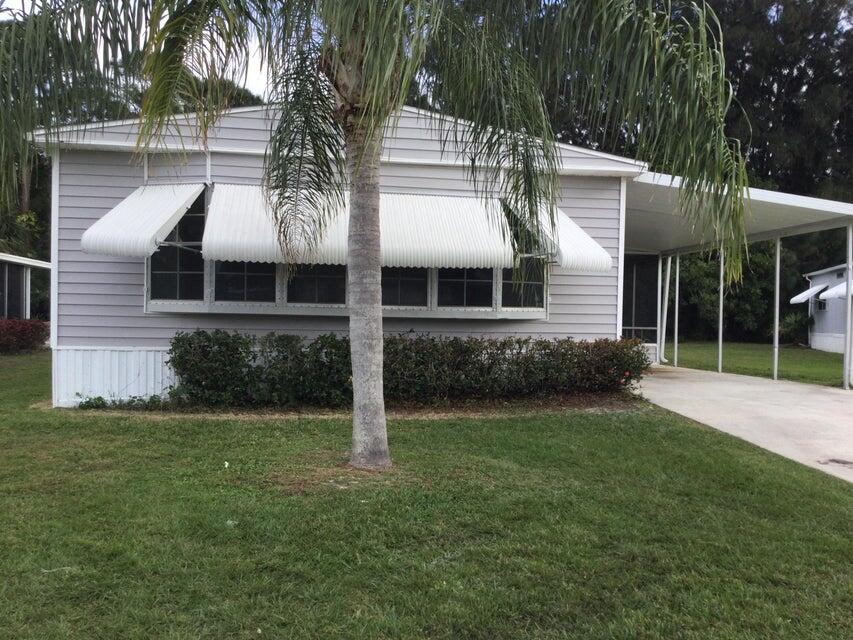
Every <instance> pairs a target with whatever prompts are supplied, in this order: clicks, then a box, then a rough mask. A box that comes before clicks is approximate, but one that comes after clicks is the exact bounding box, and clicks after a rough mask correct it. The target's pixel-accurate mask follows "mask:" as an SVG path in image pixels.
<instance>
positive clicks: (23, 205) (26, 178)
mask: <svg viewBox="0 0 853 640" xmlns="http://www.w3.org/2000/svg"><path fill="white" fill-rule="evenodd" d="M32 176H33V168H32V165H30V164H29V163H27V164H25V165H24V166H22V167H21V182H20V189H19V191H20V202H19V210H20V212H21V213H26V212H27V211H29V210H30V184H31V182H32Z"/></svg>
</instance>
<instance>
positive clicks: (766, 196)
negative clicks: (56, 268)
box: [634, 171, 853, 216]
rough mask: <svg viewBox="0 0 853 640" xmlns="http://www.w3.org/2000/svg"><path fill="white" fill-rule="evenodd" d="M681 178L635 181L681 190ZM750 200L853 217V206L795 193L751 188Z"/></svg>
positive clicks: (653, 176) (662, 175) (651, 177)
mask: <svg viewBox="0 0 853 640" xmlns="http://www.w3.org/2000/svg"><path fill="white" fill-rule="evenodd" d="M682 180H683V179H682V177H681V176H671V175H669V174H666V173H655V172H653V171H648V172H645V173H643V174H642V175H639V176H638V177H636V178H635V179H634V181H635V182H640V183H643V184H649V185H654V186H659V187H670V188H672V189H680V188H681V182H682ZM748 196H749V199H750V200H751V201H754V202H762V203H766V204H775V205H784V206H787V207H799V208H801V209H812V210H817V211H821V212H824V213H829V214H838V215H845V216H853V204H850V203H848V202H841V201H838V200H827V199H825V198H814V197H811V196H798V195H795V194H793V193H783V192H781V191H770V190H768V189H756V188H755V187H750V188H749V193H748Z"/></svg>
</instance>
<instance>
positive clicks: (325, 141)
mask: <svg viewBox="0 0 853 640" xmlns="http://www.w3.org/2000/svg"><path fill="white" fill-rule="evenodd" d="M275 77H276V82H275V83H274V85H273V91H272V95H273V96H274V98H275V102H276V104H277V107H278V109H279V114H278V118H277V121H276V124H275V127H274V128H273V131H272V135H271V138H270V144H269V147H268V149H267V154H266V161H265V171H264V184H265V187H266V190H267V192H268V198H269V201H270V203H271V204H272V208H273V214H274V218H275V222H276V226H277V228H278V232H279V233H278V237H279V243H280V245H281V247H282V251H283V253H284V254H285V256H286V259H287V262H288V263H290V264H295V263H299V262H303V261H304V258H305V257H306V256H307V255H308V254H310V252H311V250H312V249H313V248H314V246H315V245H316V242H317V241H318V240H319V239H320V238H321V237H322V235H323V230H324V229H325V227H326V225H327V224H328V222H329V221H330V220H331V219H332V218H333V217H334V216H335V215H337V214H338V213H339V212H340V211H341V210H342V208H343V203H344V182H345V159H344V139H343V129H342V128H341V125H340V123H339V122H338V121H337V119H336V118H335V109H336V103H335V99H334V96H333V93H332V89H331V87H330V86H329V84H328V82H327V81H326V79H325V78H324V77H323V76H322V75H321V74H320V73H319V70H318V51H317V50H316V49H315V50H313V51H312V50H310V49H308V48H306V49H304V50H302V51H300V52H297V53H295V56H294V58H293V59H291V60H290V64H289V66H288V67H286V68H285V67H282V68H281V69H280V70H279V73H277V74H276V76H275Z"/></svg>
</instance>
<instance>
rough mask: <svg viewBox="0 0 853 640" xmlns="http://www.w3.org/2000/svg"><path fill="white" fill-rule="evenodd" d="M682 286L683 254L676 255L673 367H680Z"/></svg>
mask: <svg viewBox="0 0 853 640" xmlns="http://www.w3.org/2000/svg"><path fill="white" fill-rule="evenodd" d="M680 285H681V254H680V253H676V254H675V300H674V302H675V310H674V312H675V313H674V317H673V323H672V366H674V367H677V366H678V298H679V291H678V290H679V288H680Z"/></svg>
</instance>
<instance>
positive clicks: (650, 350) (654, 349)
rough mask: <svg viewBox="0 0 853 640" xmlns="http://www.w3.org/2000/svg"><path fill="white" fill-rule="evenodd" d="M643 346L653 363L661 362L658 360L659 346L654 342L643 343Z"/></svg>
mask: <svg viewBox="0 0 853 640" xmlns="http://www.w3.org/2000/svg"><path fill="white" fill-rule="evenodd" d="M643 348H644V349H645V350H646V353H647V354H648V356H649V360H651V361H652V364H660V362H659V361H658V346H657V345H656V344H655V343H654V342H645V343H643Z"/></svg>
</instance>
